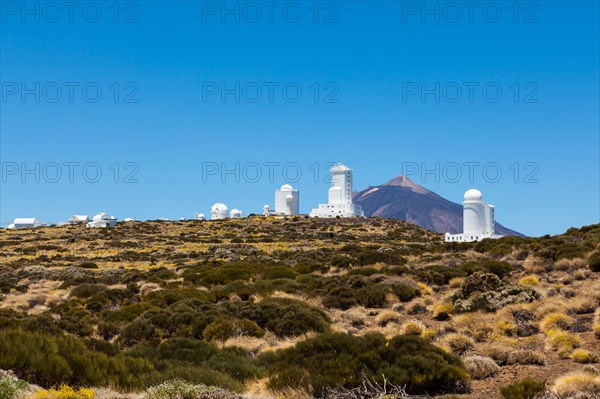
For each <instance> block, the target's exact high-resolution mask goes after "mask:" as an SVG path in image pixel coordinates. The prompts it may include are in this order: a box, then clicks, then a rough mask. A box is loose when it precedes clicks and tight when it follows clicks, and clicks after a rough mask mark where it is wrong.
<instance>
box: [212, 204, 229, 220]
mask: <svg viewBox="0 0 600 399" xmlns="http://www.w3.org/2000/svg"><path fill="white" fill-rule="evenodd" d="M228 212H229V208H227V205H225V204H222V203H220V202H217V203H216V204H214V205H213V206H212V207H211V208H210V218H211V220H219V219H227V214H228Z"/></svg>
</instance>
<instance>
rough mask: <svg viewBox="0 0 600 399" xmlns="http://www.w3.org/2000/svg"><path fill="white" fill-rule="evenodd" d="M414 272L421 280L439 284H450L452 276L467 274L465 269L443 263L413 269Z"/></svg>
mask: <svg viewBox="0 0 600 399" xmlns="http://www.w3.org/2000/svg"><path fill="white" fill-rule="evenodd" d="M412 274H413V275H414V276H415V277H416V278H417V279H418V280H420V281H424V282H426V283H427V284H437V285H443V284H448V282H449V281H450V280H451V279H452V278H455V277H465V276H466V275H467V273H466V272H465V271H464V270H461V269H456V268H452V267H448V266H443V265H431V266H425V267H423V268H420V269H416V270H414V271H412Z"/></svg>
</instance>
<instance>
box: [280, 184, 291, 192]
mask: <svg viewBox="0 0 600 399" xmlns="http://www.w3.org/2000/svg"><path fill="white" fill-rule="evenodd" d="M293 189H294V188H293V187H292V186H291V185H289V184H284V185H283V186H281V188H280V190H281V191H292V190H293Z"/></svg>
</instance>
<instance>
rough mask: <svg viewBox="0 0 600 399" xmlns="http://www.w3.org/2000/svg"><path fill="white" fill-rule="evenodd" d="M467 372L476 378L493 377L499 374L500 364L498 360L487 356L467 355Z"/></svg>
mask: <svg viewBox="0 0 600 399" xmlns="http://www.w3.org/2000/svg"><path fill="white" fill-rule="evenodd" d="M463 363H464V365H465V368H466V369H467V373H469V375H470V376H471V378H473V379H475V380H482V379H484V378H488V377H492V376H495V375H497V374H498V372H499V371H500V366H498V365H497V364H496V362H495V361H494V360H493V359H492V358H490V357H486V356H479V355H475V356H467V357H465V358H464V359H463Z"/></svg>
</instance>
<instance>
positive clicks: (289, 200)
mask: <svg viewBox="0 0 600 399" xmlns="http://www.w3.org/2000/svg"><path fill="white" fill-rule="evenodd" d="M293 200H294V196H293V195H291V194H290V195H286V196H285V201H286V202H292V201H293Z"/></svg>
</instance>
